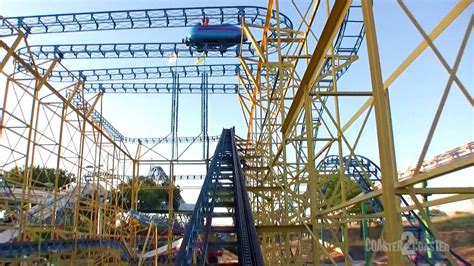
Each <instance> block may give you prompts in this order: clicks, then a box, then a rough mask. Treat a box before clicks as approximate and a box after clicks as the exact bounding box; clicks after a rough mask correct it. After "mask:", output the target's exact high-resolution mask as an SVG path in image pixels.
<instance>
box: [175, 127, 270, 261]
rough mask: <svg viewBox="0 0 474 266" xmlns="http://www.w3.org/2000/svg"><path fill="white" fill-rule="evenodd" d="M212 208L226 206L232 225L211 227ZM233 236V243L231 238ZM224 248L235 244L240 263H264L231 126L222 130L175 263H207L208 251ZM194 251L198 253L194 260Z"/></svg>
mask: <svg viewBox="0 0 474 266" xmlns="http://www.w3.org/2000/svg"><path fill="white" fill-rule="evenodd" d="M215 208H227V210H228V216H229V217H232V218H233V225H231V226H212V219H213V217H214V210H215ZM223 235H228V237H227V238H226V237H223ZM233 235H235V236H236V239H234V240H235V242H233V241H230V240H231V238H232V236H233ZM216 239H218V242H213V241H216ZM223 247H225V248H228V249H233V248H234V249H235V248H236V247H237V252H236V253H237V254H238V257H239V264H240V265H264V264H263V257H262V253H261V250H260V244H259V241H258V237H257V233H256V230H255V225H254V221H253V217H252V211H251V208H250V203H249V200H248V195H247V190H246V186H245V177H244V175H243V172H242V168H241V163H240V158H239V154H238V152H237V146H236V144H235V135H234V129H224V130H223V131H222V134H221V137H220V139H219V142H218V144H217V147H216V151H215V153H214V156H213V157H212V161H211V164H210V168H209V171H208V173H207V176H206V178H205V179H204V184H203V186H202V189H201V192H200V194H199V198H198V200H197V202H196V207H195V208H194V212H193V214H192V216H191V219H190V221H189V224H188V226H187V228H186V234H185V236H184V238H183V242H182V244H181V247H180V250H179V254H178V256H177V257H176V260H175V264H174V265H191V264H193V263H196V264H197V265H204V264H206V265H207V263H208V261H207V260H208V254H209V250H212V249H214V250H215V249H219V248H223ZM196 253H200V254H201V256H198V257H197V262H193V256H194V255H195V254H196Z"/></svg>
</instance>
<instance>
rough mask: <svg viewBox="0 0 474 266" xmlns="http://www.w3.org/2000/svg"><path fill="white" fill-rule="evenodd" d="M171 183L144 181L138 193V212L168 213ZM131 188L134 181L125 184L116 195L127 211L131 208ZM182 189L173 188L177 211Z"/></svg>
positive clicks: (174, 204)
mask: <svg viewBox="0 0 474 266" xmlns="http://www.w3.org/2000/svg"><path fill="white" fill-rule="evenodd" d="M168 186H169V183H163V184H155V183H154V182H152V181H144V182H142V184H141V186H140V190H139V191H138V204H137V205H138V211H141V212H167V211H168V199H169V193H168V190H169V187H168ZM131 187H132V181H131V180H130V181H129V182H128V183H123V184H121V185H120V186H119V188H118V190H117V191H116V192H115V193H120V194H121V195H116V197H115V198H117V199H118V200H119V203H120V204H121V205H122V204H123V207H124V208H125V209H130V208H131V195H132V193H131ZM181 199H182V198H181V189H180V188H179V187H176V186H174V187H173V209H174V211H177V210H178V209H179V204H180V202H181Z"/></svg>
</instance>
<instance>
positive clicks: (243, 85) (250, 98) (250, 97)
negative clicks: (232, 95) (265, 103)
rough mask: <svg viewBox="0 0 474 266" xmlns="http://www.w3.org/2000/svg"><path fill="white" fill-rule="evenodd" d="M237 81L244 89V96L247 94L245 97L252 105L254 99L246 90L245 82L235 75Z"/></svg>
mask: <svg viewBox="0 0 474 266" xmlns="http://www.w3.org/2000/svg"><path fill="white" fill-rule="evenodd" d="M237 80H238V81H239V83H240V84H241V85H242V87H243V88H244V91H245V94H247V97H248V98H249V100H250V102H251V103H252V105H254V104H255V98H254V97H253V95H252V94H251V93H250V91H249V89H248V88H247V85H245V82H244V80H243V79H242V77H241V76H240V75H237Z"/></svg>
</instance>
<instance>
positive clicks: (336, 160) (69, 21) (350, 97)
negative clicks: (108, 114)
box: [0, 0, 474, 265]
mask: <svg viewBox="0 0 474 266" xmlns="http://www.w3.org/2000/svg"><path fill="white" fill-rule="evenodd" d="M281 2H282V1H279V0H269V1H268V5H267V6H266V7H252V6H251V7H248V6H235V7H197V8H170V9H146V10H125V11H105V12H85V13H77V14H53V15H42V16H41V15H40V16H23V17H15V18H3V17H1V19H0V36H1V37H2V39H1V40H0V59H1V61H0V73H1V74H0V77H1V81H2V82H3V81H5V86H4V87H1V88H2V90H0V97H3V105H2V106H1V109H0V111H1V117H0V170H3V171H4V172H5V173H2V174H3V175H2V178H1V179H0V186H1V188H0V204H1V206H2V209H3V210H5V212H4V213H5V215H6V216H7V217H8V219H9V220H8V221H6V220H5V221H1V222H0V223H1V225H2V228H1V230H3V231H0V262H1V263H13V264H18V263H31V264H33V263H39V262H40V261H41V263H42V262H43V260H45V259H46V260H48V262H51V263H63V262H65V261H73V262H74V263H77V264H100V265H105V264H109V265H110V264H114V265H119V264H135V263H138V264H146V263H150V264H151V263H154V264H155V265H158V262H168V263H171V262H172V261H173V260H174V259H175V258H178V260H177V264H178V265H186V264H187V263H188V264H189V263H190V262H196V263H198V264H200V265H203V264H204V263H205V262H206V259H205V256H201V257H198V258H196V260H193V259H194V258H193V255H196V254H198V252H197V251H198V249H201V250H200V251H201V252H202V251H204V255H205V254H206V253H207V250H208V247H216V246H217V247H223V246H225V247H227V248H228V249H229V250H231V252H232V250H234V249H233V247H230V246H232V245H233V246H238V250H237V251H235V250H234V253H235V254H238V255H241V257H239V261H246V259H251V260H249V261H246V263H247V264H249V265H262V264H265V265H304V264H312V265H325V264H333V265H337V264H339V263H345V265H351V264H354V263H356V261H357V258H356V257H357V256H356V255H354V254H357V253H360V254H364V261H363V262H364V263H365V264H367V265H370V264H371V263H373V262H375V260H376V259H379V258H377V256H376V255H377V254H376V253H375V252H369V251H370V249H369V247H368V246H367V245H368V244H367V243H368V242H367V241H366V240H370V239H372V238H376V239H378V240H384V241H386V242H389V243H396V242H397V241H400V240H403V239H402V236H403V235H404V234H405V233H407V232H409V233H412V234H414V236H415V237H416V239H417V240H418V241H421V242H423V243H425V244H430V243H433V242H436V241H437V240H440V239H442V237H441V235H440V233H439V232H438V230H437V228H436V226H434V225H433V220H432V217H431V216H430V208H431V207H433V206H437V205H441V204H447V203H453V202H459V201H462V200H467V199H473V198H474V193H473V191H474V188H472V187H455V186H454V185H446V186H445V187H431V186H429V185H430V183H428V181H432V180H438V179H441V178H443V177H446V176H447V175H448V174H451V173H454V172H457V171H460V170H465V169H472V167H473V166H474V149H473V143H472V140H469V141H470V142H469V143H468V144H466V145H464V146H461V147H458V148H456V149H453V150H451V151H448V152H446V153H443V154H440V155H438V156H435V157H434V158H432V159H428V160H427V159H426V157H427V154H428V149H429V148H430V147H431V146H433V145H432V144H431V143H432V142H433V138H434V135H436V129H437V128H438V127H439V125H438V122H439V120H440V116H441V114H442V113H443V112H445V110H444V109H445V103H446V100H447V98H448V95H449V94H450V91H451V87H453V85H455V86H456V87H457V89H459V92H460V94H461V96H462V97H463V99H464V98H465V99H466V100H467V102H468V103H469V106H473V105H474V100H473V97H472V95H471V93H470V91H469V89H470V88H466V85H464V84H463V82H462V81H461V79H460V77H459V76H458V74H457V71H458V68H459V67H460V64H461V60H462V58H463V55H464V52H465V50H466V46H467V44H468V42H469V40H470V34H471V31H472V26H473V18H472V16H470V19H469V22H468V25H467V27H466V30H465V33H464V35H463V36H461V35H460V31H454V32H455V33H454V34H456V36H457V35H459V37H460V38H459V41H460V45H459V46H460V48H459V50H458V53H457V56H456V58H455V61H454V64H453V65H450V64H449V63H448V62H447V60H446V56H445V55H444V54H443V53H442V52H441V51H440V49H439V48H438V45H439V44H438V43H437V42H436V40H437V39H438V38H439V37H440V36H441V35H442V34H443V33H444V32H447V31H449V29H450V27H452V26H451V25H452V24H455V23H454V22H455V21H456V20H457V19H458V18H459V17H461V16H462V15H463V14H464V15H465V14H466V13H468V10H469V8H472V1H469V0H459V1H458V2H457V3H454V4H453V6H452V7H451V9H450V10H446V12H445V14H444V15H443V17H442V19H441V20H440V22H439V23H438V24H436V25H435V26H434V28H433V29H432V30H431V32H426V31H425V29H424V28H423V26H421V25H422V24H420V22H419V21H418V18H417V17H416V16H415V15H414V14H413V13H412V11H411V10H410V8H409V7H407V6H406V5H405V3H404V2H403V1H402V0H399V1H398V5H399V7H400V10H399V11H400V12H401V14H402V15H404V16H405V15H406V18H408V21H409V23H410V24H413V26H414V27H415V30H416V32H418V33H419V34H420V36H421V41H420V42H419V43H415V45H414V47H415V48H414V49H413V50H412V51H411V52H410V53H409V54H408V56H406V57H405V58H400V63H399V65H398V66H396V68H395V70H393V72H391V73H389V74H390V75H389V76H388V78H386V79H383V77H382V66H384V61H383V59H384V58H383V56H382V53H379V43H380V39H379V38H378V37H377V32H379V33H380V31H381V28H380V27H379V25H382V24H377V23H376V22H375V19H374V11H377V10H376V9H375V8H374V4H375V5H377V2H376V3H372V1H371V0H361V1H348V0H334V1H329V0H328V1H310V3H307V4H301V3H295V2H291V3H289V4H288V5H286V6H287V8H292V9H293V10H292V13H293V14H296V15H295V16H297V18H298V24H293V22H292V21H291V20H290V19H289V17H287V16H286V15H284V14H283V13H282V12H281V11H284V12H287V11H290V10H286V8H285V10H281V9H282V5H281ZM204 18H209V21H210V24H211V25H220V24H223V23H229V24H232V25H238V26H240V27H241V28H242V32H243V33H244V34H245V36H246V37H247V40H248V41H246V42H242V43H241V44H240V45H236V46H235V47H232V48H230V49H223V47H218V48H215V47H216V46H215V45H212V47H213V48H207V47H205V48H204V49H203V51H202V52H203V54H204V55H206V56H207V57H210V58H211V57H213V58H220V57H227V58H236V59H237V60H238V61H239V62H238V64H231V63H227V64H211V65H209V64H207V65H194V66H191V65H176V66H156V65H153V66H150V65H146V66H143V67H133V68H132V67H129V68H107V69H79V70H74V71H70V70H69V69H67V68H66V67H65V66H64V64H63V62H62V61H63V60H69V59H71V60H74V59H92V58H96V59H98V58H100V59H104V60H109V59H120V58H128V59H132V58H166V57H170V56H171V55H172V54H176V55H177V56H178V57H200V56H202V53H201V51H197V50H195V49H194V48H189V47H187V46H185V44H182V43H170V42H167V43H160V42H152V43H151V42H150V43H132V42H127V43H95V44H84V43H76V44H61V45H59V44H37V45H36V44H35V45H30V43H29V41H28V39H27V36H28V35H31V34H48V33H63V32H70V33H72V32H90V31H113V30H123V31H126V30H134V29H152V28H165V27H167V28H173V27H190V26H193V25H195V24H197V23H199V22H201V21H202V20H203V19H204ZM378 19H379V18H378ZM381 19H382V20H383V19H384V18H383V17H381ZM458 24H459V23H458ZM457 27H458V28H457V29H459V27H460V26H459V25H457ZM461 27H464V25H461ZM407 41H408V40H407ZM409 41H415V42H416V41H417V40H409ZM454 46H456V45H454ZM363 49H366V50H363ZM427 50H431V51H433V54H432V55H430V56H433V57H435V58H436V59H437V60H438V61H439V62H440V63H441V64H440V65H441V66H442V68H443V69H444V70H446V72H447V74H448V75H447V76H448V81H447V84H446V87H445V89H444V90H443V93H442V95H441V96H440V100H439V104H438V105H436V106H435V107H436V108H435V109H436V113H435V114H434V118H433V121H432V123H431V126H430V127H429V129H428V134H427V137H426V139H420V140H419V141H420V143H423V147H422V148H421V150H420V156H419V157H418V160H417V161H416V162H415V164H414V166H412V167H410V168H409V169H408V170H407V171H405V172H402V173H400V174H398V173H397V169H398V168H397V156H396V154H395V149H396V148H398V147H399V146H397V142H396V138H397V136H396V135H394V133H393V131H394V130H393V127H394V125H393V124H392V114H391V112H392V110H391V107H390V104H391V103H393V102H391V101H390V96H389V93H388V92H389V91H393V87H394V85H395V84H396V81H397V80H399V79H401V77H403V76H404V75H408V73H409V72H410V71H409V69H408V68H409V67H410V66H411V65H412V64H413V62H414V61H415V60H416V59H417V58H419V57H420V56H421V55H422V54H423V53H424V52H425V51H427ZM362 56H363V57H364V58H363V59H364V60H360V59H359V57H362ZM228 60H230V59H228ZM397 62H398V61H397ZM355 64H366V65H367V68H368V69H369V71H368V72H367V71H366V72H364V74H366V75H367V78H368V80H370V82H369V84H368V89H366V90H363V89H360V88H353V87H351V86H350V85H349V89H347V83H344V82H342V81H341V79H344V78H345V77H346V76H347V75H344V74H345V73H346V72H350V71H351V66H352V65H355ZM384 71H385V69H384ZM231 76H232V77H233V76H236V77H237V81H236V82H235V83H212V82H211V83H209V81H208V77H211V78H213V77H231ZM186 78H194V79H196V78H201V83H192V82H187V81H186ZM183 79H184V80H185V82H182V80H183ZM422 81H423V79H422V78H420V84H421V83H422ZM128 82H129V83H128ZM3 88H4V89H3ZM389 88H391V89H389ZM105 93H168V94H171V96H172V97H171V98H172V109H173V110H172V112H171V116H172V117H171V133H170V134H169V135H168V136H165V137H159V138H157V137H150V138H131V137H126V136H124V135H123V134H122V133H121V132H119V130H118V129H117V128H115V127H114V125H112V123H111V122H109V121H107V120H106V119H105V118H104V116H103V113H102V109H103V104H104V103H103V95H104V94H105ZM182 93H190V94H191V93H199V94H201V113H202V114H201V132H200V134H199V135H198V136H193V137H180V136H179V134H178V128H179V127H178V117H179V116H178V110H179V95H180V94H182ZM209 93H220V94H236V96H237V99H238V101H239V103H240V105H241V107H242V112H243V113H244V116H245V120H246V127H247V136H244V138H243V139H240V138H238V137H236V136H235V135H234V132H233V131H232V132H231V130H224V133H225V134H224V133H223V134H222V135H221V137H220V138H219V137H217V136H209V134H208V132H207V131H208V116H207V110H208V106H207V105H208V94H209ZM406 97H411V95H407V96H406ZM423 112H426V111H425V110H424V111H423ZM465 112H466V113H469V114H472V109H469V110H466V111H465ZM224 135H225V136H224ZM366 136H369V138H370V139H369V140H368V142H370V143H371V146H370V147H369V148H367V147H364V140H365V142H366V143H367V139H364V138H367V137H366ZM443 137H444V136H443ZM197 142H202V143H203V145H202V158H199V159H196V158H190V157H186V155H187V154H186V151H187V150H188V149H189V148H190V147H191V146H192V145H193V144H195V143H197ZM209 142H217V149H216V152H215V156H214V157H212V160H211V158H210V157H209ZM179 143H181V144H182V145H183V146H184V145H186V148H184V149H181V150H180V149H179V148H178V147H179V146H178V144H179ZM163 144H171V146H172V149H171V152H168V151H164V150H165V149H163ZM168 146H169V145H168ZM361 150H363V152H361ZM371 151H373V152H372V154H375V155H373V156H374V157H372V158H368V157H364V156H360V155H359V154H361V153H365V152H371ZM374 162H377V163H374ZM37 165H42V166H47V167H49V168H51V169H53V171H54V173H55V178H54V181H53V182H51V183H49V184H42V185H41V186H37V184H38V174H37V173H35V168H36V166H37ZM156 165H159V166H160V167H162V168H166V170H167V171H168V172H169V178H167V181H168V182H167V183H163V184H161V186H160V189H162V190H165V191H166V192H167V195H168V204H167V206H165V207H163V206H161V207H163V208H161V207H160V213H159V214H157V215H156V216H150V215H147V214H144V213H140V212H138V211H137V210H138V195H139V192H140V191H142V188H143V187H144V184H145V182H144V181H143V178H141V177H142V176H144V175H145V174H146V173H144V169H145V168H146V167H150V168H151V167H154V166H156ZM183 165H186V166H187V167H189V168H193V169H194V168H198V167H202V168H205V169H206V171H207V175H202V173H199V172H196V173H193V174H188V173H184V174H183V173H181V172H179V167H180V166H183ZM240 166H242V169H240ZM230 168H232V169H230ZM61 169H67V172H68V178H69V180H70V181H71V182H69V184H68V185H66V186H63V184H60V182H59V176H60V175H61ZM241 170H243V173H242V171H241ZM45 171H46V170H45ZM145 171H146V170H145ZM244 175H245V177H244ZM201 179H202V181H203V182H204V185H203V190H201V195H200V200H199V201H198V204H197V207H196V208H195V209H194V212H192V215H191V217H190V216H189V214H190V213H191V211H189V210H186V211H184V212H180V210H179V209H175V208H174V206H173V201H174V197H175V195H174V191H175V189H176V188H177V187H176V184H177V182H178V181H180V180H183V181H184V180H201ZM212 192H215V193H212ZM223 192H225V193H223ZM219 193H221V194H219ZM434 196H436V197H434ZM126 198H129V199H130V204H128V205H127V203H126V201H125V200H124V199H126ZM225 198H227V199H231V198H232V199H233V201H226V200H225ZM231 203H232V204H231ZM247 203H249V204H247ZM216 204H217V205H216ZM219 204H220V205H219ZM216 206H217V207H219V208H227V209H226V211H227V212H224V213H222V212H219V211H214V210H213V208H214V207H216ZM163 212H164V213H163ZM229 216H231V217H233V218H234V219H233V226H231V227H225V228H217V227H215V226H213V225H212V218H216V217H218V218H222V217H229ZM251 220H252V221H254V223H253V224H251V223H248V222H249V221H251ZM186 222H190V223H189V224H188V227H187V228H186V229H187V233H186V234H185V237H184V238H182V237H183V232H182V231H183V230H182V228H183V226H184V225H185V224H186ZM164 228H166V229H164ZM219 230H220V231H219ZM242 230H244V231H245V230H249V232H247V233H245V232H243V233H242ZM358 230H360V233H359V231H358ZM255 231H256V233H257V235H255ZM354 232H357V235H359V236H360V237H359V238H357V237H353V236H354V235H355V234H354ZM229 233H230V235H231V236H232V237H235V238H236V239H234V240H236V242H235V243H234V242H233V241H231V240H229V239H225V241H224V242H217V243H216V242H215V241H216V240H217V239H218V238H219V237H222V235H223V234H229ZM198 235H201V238H203V240H204V241H202V239H201V240H198V239H200V238H199V237H198ZM238 235H241V236H240V237H238ZM242 235H243V236H251V237H250V238H248V239H247V238H245V237H242ZM256 236H258V239H257V237H256ZM199 241H201V242H202V243H204V246H203V247H199V243H198V242H199ZM213 241H214V242H213ZM258 241H259V242H260V249H261V253H262V257H263V258H262V257H260V256H259V254H258V252H257V254H254V255H257V256H256V257H254V258H253V259H252V256H251V255H250V253H252V252H251V251H252V249H253V250H257V249H256V248H255V245H258V244H256V243H257V242H258ZM12 242H17V243H15V244H11V243H12ZM229 243H230V244H229ZM180 245H181V249H180V250H179V254H180V255H179V256H178V257H176V255H177V253H176V251H177V249H178V247H179V246H180ZM219 245H221V246H219ZM252 246H253V247H252ZM57 250H60V251H61V252H55V251H57ZM240 251H241V252H243V253H242V254H240V253H239V252H240ZM384 254H385V255H386V258H387V259H386V260H387V261H386V262H387V263H388V264H389V265H403V264H407V263H415V264H416V263H428V264H435V263H442V264H446V265H460V264H462V263H464V264H467V263H468V262H466V261H465V259H464V258H462V257H460V256H459V255H458V254H457V252H454V251H453V250H439V249H436V248H434V249H428V250H426V251H424V252H417V253H416V256H415V257H413V256H405V254H402V252H400V250H386V251H385V252H384ZM262 260H263V261H262ZM152 261H153V262H152ZM183 261H185V262H183ZM361 262H362V261H361Z"/></svg>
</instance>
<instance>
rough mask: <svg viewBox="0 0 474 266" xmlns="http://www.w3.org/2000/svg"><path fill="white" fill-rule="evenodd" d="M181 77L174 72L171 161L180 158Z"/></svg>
mask: <svg viewBox="0 0 474 266" xmlns="http://www.w3.org/2000/svg"><path fill="white" fill-rule="evenodd" d="M178 113H179V75H178V74H176V73H174V72H173V86H172V95H171V159H172V160H175V159H177V158H178V154H179V152H178Z"/></svg>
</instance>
